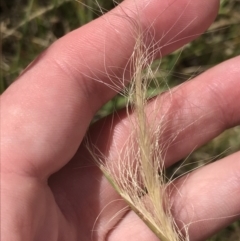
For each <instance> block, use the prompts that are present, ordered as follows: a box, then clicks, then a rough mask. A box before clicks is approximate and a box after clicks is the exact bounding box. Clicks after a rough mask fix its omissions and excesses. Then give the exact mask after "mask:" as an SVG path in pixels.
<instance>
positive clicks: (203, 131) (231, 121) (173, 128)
mask: <svg viewBox="0 0 240 241" xmlns="http://www.w3.org/2000/svg"><path fill="white" fill-rule="evenodd" d="M239 64H240V57H236V58H233V59H231V60H228V61H226V62H224V63H222V64H219V65H218V66H216V67H214V68H212V69H210V70H209V71H207V72H205V73H203V74H201V75H200V76H198V77H196V78H194V79H193V80H191V81H189V82H186V83H184V84H182V85H181V86H179V87H176V88H175V89H173V90H171V91H169V92H168V93H164V94H163V95H160V96H159V97H157V98H155V99H154V100H151V102H150V103H149V104H148V106H147V107H146V113H147V114H146V116H147V117H148V122H149V123H151V126H150V127H149V128H152V129H153V131H154V130H155V129H157V128H162V131H161V132H160V135H161V137H160V139H159V142H160V143H159V145H160V146H162V150H161V151H162V152H163V156H164V157H165V163H166V166H170V165H172V164H173V163H175V162H177V161H179V160H181V159H182V158H185V157H186V156H187V155H189V153H191V152H192V151H193V150H195V149H196V148H198V147H200V146H202V145H203V144H205V143H206V142H208V141H210V140H212V139H213V138H214V137H216V136H218V135H219V134H220V133H222V132H223V131H224V130H226V129H228V128H231V127H233V126H236V125H239V124H240V112H239V104H238V103H239V96H240V81H239V76H240V69H239V68H238V66H239ZM132 116H133V117H132ZM132 116H131V117H130V119H129V116H128V115H127V113H126V111H125V110H124V111H120V112H119V113H118V114H117V115H114V116H110V117H108V118H107V119H105V120H103V121H102V123H98V124H97V125H95V126H93V127H92V130H91V131H90V138H91V141H93V143H94V145H93V146H97V149H99V150H100V151H101V153H103V155H107V159H109V160H117V159H118V156H117V155H119V150H122V149H123V148H124V145H126V140H127V138H128V137H129V136H130V135H131V133H132V129H133V127H132V122H133V121H132V119H134V113H133V114H132ZM109 126H111V127H112V128H109ZM152 126H153V127H152ZM100 137H101V138H100ZM103 138H104V141H103ZM113 140H114V141H113ZM106 143H108V145H106ZM166 143H167V144H166ZM109 150H110V151H109ZM106 153H107V154H106ZM123 155H124V153H123ZM133 158H134V157H133ZM133 158H132V159H133Z"/></svg>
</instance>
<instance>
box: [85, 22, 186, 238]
mask: <svg viewBox="0 0 240 241" xmlns="http://www.w3.org/2000/svg"><path fill="white" fill-rule="evenodd" d="M153 31H154V30H153ZM150 32H151V31H149V29H148V30H147V31H146V30H145V31H144V30H142V29H141V27H140V26H139V25H138V24H136V25H135V39H136V43H135V46H134V49H133V52H132V55H131V58H130V60H129V62H128V66H129V65H130V73H131V76H132V80H131V83H130V85H129V86H128V88H127V89H126V90H125V92H126V93H125V94H126V98H127V107H126V109H127V115H128V118H129V123H130V125H131V126H130V127H129V129H130V130H131V133H130V134H129V137H128V139H127V140H126V142H125V144H124V145H123V148H122V149H121V150H119V153H118V154H119V155H118V158H117V160H116V159H115V160H109V159H108V158H107V157H104V156H103V155H101V153H100V154H99V150H97V149H96V147H94V146H93V145H92V144H91V143H88V149H89V151H90V153H91V154H92V156H93V158H94V159H95V161H96V163H97V164H98V165H99V167H100V169H101V170H102V172H103V173H104V175H105V177H106V178H107V179H108V181H109V182H110V183H111V185H112V186H113V187H114V189H115V190H116V191H117V192H118V193H119V194H120V196H121V197H122V198H123V199H124V200H125V201H126V203H127V204H128V205H129V206H130V208H131V209H132V210H133V211H134V212H135V213H136V214H137V215H138V216H139V217H140V218H141V219H142V220H143V221H144V222H145V223H146V225H147V226H148V227H149V228H150V229H151V230H152V231H153V232H154V233H155V234H156V236H157V237H158V238H159V239H160V240H161V241H187V240H188V236H187V228H185V230H184V233H185V235H183V234H182V232H181V231H182V230H179V229H178V228H177V225H176V223H175V221H174V218H173V217H172V214H171V204H170V197H169V191H168V181H167V179H166V177H165V170H164V153H165V151H164V148H166V145H167V144H166V143H165V144H160V143H161V142H160V138H161V133H162V131H163V129H164V126H163V123H162V121H161V120H159V116H158V117H157V113H158V112H159V108H161V107H159V106H158V105H155V104H154V103H153V106H154V107H155V109H154V110H152V111H151V113H146V104H147V102H148V100H149V88H148V87H149V84H150V82H154V84H155V85H157V86H158V85H159V82H158V81H157V80H156V79H155V77H154V72H153V71H152V69H151V64H152V62H153V59H154V57H155V55H156V52H157V51H159V48H158V47H157V46H158V43H154V41H151V42H150V44H149V41H145V40H146V36H147V35H149V34H150ZM146 42H147V43H148V44H146ZM122 82H124V81H122ZM150 95H151V94H150ZM151 101H152V102H154V101H155V100H154V99H152V100H151ZM163 118H164V116H163V117H162V119H163ZM97 153H98V154H97Z"/></svg>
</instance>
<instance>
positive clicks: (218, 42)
mask: <svg viewBox="0 0 240 241" xmlns="http://www.w3.org/2000/svg"><path fill="white" fill-rule="evenodd" d="M99 2H100V5H102V6H104V8H106V9H110V8H112V7H113V4H112V2H111V0H109V1H99ZM86 4H87V5H88V6H91V7H93V8H94V4H93V1H90V0H88V1H86ZM0 7H1V9H0V11H1V35H2V36H1V37H2V39H1V44H2V61H1V73H2V74H1V80H0V81H1V92H2V91H4V89H5V88H7V86H8V85H9V84H10V83H11V82H12V81H13V80H14V79H15V78H16V77H17V76H18V75H19V73H20V72H21V71H22V70H23V69H24V68H25V67H26V65H27V64H29V62H30V61H31V60H32V59H33V58H35V57H36V56H37V55H38V54H39V53H40V52H41V51H42V50H43V49H45V48H46V47H47V46H49V45H50V44H51V43H52V42H54V41H55V40H56V39H57V38H59V37H61V36H63V35H64V34H66V33H67V32H69V31H71V30H72V29H75V28H77V27H79V26H81V25H83V24H85V23H86V22H89V21H91V20H92V19H94V18H96V17H97V16H98V14H99V11H92V10H90V9H89V8H86V7H84V6H83V5H80V4H79V3H77V2H75V1H71V0H69V1H68V0H65V1H64V0H61V1H60V0H51V1H40V0H28V1H27V0H13V1H9V0H3V1H1V5H0ZM239 13H240V2H239V1H237V0H228V1H221V9H220V11H219V16H218V18H217V19H216V21H215V23H214V24H213V25H212V27H211V28H210V30H211V31H209V32H208V33H207V34H204V35H203V36H202V37H201V38H199V39H198V40H196V41H194V42H193V43H191V44H189V45H187V46H186V47H185V49H184V50H183V51H182V52H181V55H180V58H179V52H175V53H173V54H171V55H169V56H168V57H166V58H164V59H162V60H161V71H160V72H157V75H156V76H155V77H156V79H157V80H159V81H160V80H162V79H164V80H165V81H166V83H167V84H168V86H174V85H177V84H180V83H182V82H183V81H185V80H188V79H190V78H192V77H193V76H195V75H197V74H199V73H201V72H202V71H204V70H206V69H208V68H210V67H211V66H214V65H216V64H217V63H220V62H222V61H224V60H226V59H229V58H231V57H234V56H236V55H239V54H240V48H239V45H240V35H239V24H240V14H239ZM219 50H221V51H219ZM158 64H159V63H158V62H156V63H155V66H158ZM153 68H154V65H153ZM155 87H156V85H153V86H150V89H151V90H150V91H153V89H154V88H155ZM139 101H141V100H139ZM125 104H126V101H125V99H124V98H123V97H121V96H118V97H116V98H115V99H113V100H112V101H110V102H109V103H108V104H107V105H105V106H104V107H103V108H102V109H101V110H100V111H99V113H98V114H97V116H96V119H98V118H101V117H103V116H105V115H107V114H109V113H111V112H112V111H114V110H115V109H117V108H121V107H122V106H123V105H125ZM143 122H144V121H143ZM239 135H240V128H239V127H237V128H234V129H232V130H229V131H226V132H225V133H223V134H222V135H221V136H220V137H219V138H216V139H215V140H213V141H212V142H211V143H209V144H207V145H206V146H204V147H202V148H201V149H200V150H198V151H197V152H194V153H193V154H192V155H191V156H190V157H189V158H188V160H189V162H190V161H194V162H195V161H197V162H198V163H200V165H201V164H202V163H201V162H199V160H209V159H210V158H211V157H213V156H218V155H219V154H220V153H222V156H224V155H227V154H230V153H231V152H234V151H237V150H240V143H239V141H238V138H239ZM140 139H141V138H140ZM145 141H146V140H143V142H145ZM148 141H149V140H148ZM226 150H227V151H226ZM146 152H147V150H146ZM148 152H149V150H148ZM139 155H141V156H144V153H142V154H139ZM146 168H148V167H146ZM176 169H178V166H174V167H172V170H169V172H170V173H172V172H175V170H176ZM186 171H188V168H186V169H181V171H180V173H178V174H180V175H181V173H182V172H186ZM148 182H149V183H151V181H148ZM149 185H150V184H149ZM148 190H149V188H148ZM142 191H143V192H144V190H142ZM239 227H240V222H236V223H235V224H233V225H231V226H230V227H228V228H226V229H225V230H223V231H221V232H220V233H219V234H218V235H216V236H215V237H212V238H211V239H209V241H210V240H211V241H226V240H228V241H236V240H240V237H239V232H240V230H239V229H240V228H239Z"/></svg>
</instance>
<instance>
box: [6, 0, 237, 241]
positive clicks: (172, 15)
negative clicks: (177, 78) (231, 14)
mask: <svg viewBox="0 0 240 241" xmlns="http://www.w3.org/2000/svg"><path fill="white" fill-rule="evenodd" d="M218 5H219V1H217V0H212V1H208V0H197V1H190V0H171V1H170V0H169V1H159V0H151V1H146V0H139V1H134V0H126V1H124V2H123V3H122V4H121V5H120V6H118V7H117V8H115V9H114V10H113V11H112V12H111V13H108V14H106V15H104V16H103V17H100V18H99V19H97V20H95V21H93V22H91V23H89V24H87V25H85V26H83V27H81V28H79V29H77V30H75V31H73V32H71V33H69V34H68V35H66V36H65V37H63V38H62V39H60V40H58V41H56V42H55V43H54V44H53V45H52V46H50V47H49V48H48V49H47V50H46V51H45V52H43V53H42V54H41V55H40V56H39V57H38V58H37V59H36V60H35V61H34V62H33V63H32V64H31V65H30V66H29V67H28V68H27V69H26V70H25V71H24V73H23V74H22V75H21V76H20V77H19V78H18V79H17V81H16V82H14V83H13V84H12V85H11V86H10V87H9V88H8V89H7V90H6V91H5V92H4V93H3V95H2V96H1V237H2V240H8V241H20V240H21V241H22V240H24V241H32V240H34V241H43V240H44V241H45V240H51V241H61V240H69V241H75V240H83V241H85V240H86V241H89V240H91V239H92V240H108V241H113V240H118V241H119V240H129V241H130V240H138V241H142V240H157V239H156V237H155V236H154V235H153V234H152V233H151V231H149V229H148V228H147V227H146V226H145V225H144V224H143V223H142V221H141V220H140V219H139V218H138V217H137V216H136V215H135V214H134V213H133V212H132V211H128V212H127V211H125V210H123V208H124V207H126V204H125V203H124V202H123V201H122V200H120V199H119V196H118V195H117V194H116V192H115V191H114V190H113V189H112V187H111V186H110V185H109V183H108V182H107V181H106V180H105V178H104V177H103V175H102V174H101V172H100V171H99V169H98V168H97V167H96V166H95V165H94V164H93V162H92V160H91V159H90V157H89V155H88V154H87V153H86V150H85V149H84V147H82V146H80V144H81V142H82V140H83V138H84V135H85V133H86V132H87V129H88V126H89V124H90V121H91V119H92V118H93V116H94V113H96V111H97V110H98V109H99V108H100V107H101V106H102V105H103V104H104V103H106V102H107V101H108V100H109V99H111V98H112V97H113V96H114V95H115V94H116V92H115V91H113V90H112V89H111V88H108V87H107V86H106V85H104V84H102V83H99V81H96V80H101V81H103V82H105V83H110V81H111V80H110V79H109V77H108V76H107V75H106V74H104V73H105V72H106V70H108V73H111V74H112V75H114V76H115V79H116V81H117V78H120V77H122V74H123V73H122V69H123V68H125V67H126V62H127V59H128V58H129V57H130V55H131V52H132V50H133V47H134V36H133V34H132V24H131V23H132V22H134V21H133V19H134V18H136V16H140V18H139V19H138V21H139V24H140V25H141V27H142V28H143V29H144V28H146V29H147V28H149V24H150V23H153V24H152V29H155V35H154V38H155V41H158V40H159V39H160V38H161V37H162V36H163V35H164V34H165V35H164V37H163V38H162V41H161V42H160V43H159V44H160V45H161V46H164V47H162V48H161V54H162V55H166V54H168V53H170V52H171V51H173V50H175V49H177V48H179V47H180V46H182V45H183V44H185V43H187V42H189V41H190V40H192V39H193V38H195V37H197V35H199V34H200V33H202V32H203V31H204V30H205V29H206V28H207V27H208V26H209V25H210V24H211V22H212V21H213V20H214V18H215V16H216V14H217V10H218ZM183 9H184V11H183ZM137 11H138V14H136V12H137ZM181 14H182V17H181V18H179V19H176V16H180V15H181ZM121 16H123V17H121ZM126 16H127V17H126ZM196 16H197V17H196ZM129 19H130V20H131V21H132V22H131V21H129ZM190 22H191V24H189V23H190ZM171 26H174V27H172V28H171ZM169 28H171V31H169V32H168V30H169ZM184 28H185V31H181V30H182V29H184ZM166 33H167V34H166ZM177 34H178V35H177ZM176 35H177V39H179V41H173V40H172V39H173V37H174V36H176ZM191 36H192V37H191ZM148 40H149V39H146V41H148ZM116 46H117V48H116ZM157 57H160V53H159V55H158V56H156V58H157ZM239 65H240V58H239V57H236V58H234V59H231V60H229V61H226V62H224V63H222V64H220V65H218V66H216V67H214V68H213V69H211V70H209V71H207V72H206V73H204V74H202V75H200V76H198V77H197V78H195V79H193V80H191V81H189V82H187V83H185V84H183V85H181V86H180V87H178V88H177V89H176V91H173V92H172V93H171V96H170V94H169V93H166V94H164V95H162V96H160V97H158V98H157V101H159V102H161V104H162V105H163V109H164V106H166V107H168V108H166V109H168V111H167V112H166V113H164V114H165V115H166V117H165V118H166V123H168V125H169V128H170V127H171V128H170V130H171V134H173V135H174V133H175V135H176V132H177V130H182V131H181V132H180V133H178V137H177V139H176V140H175V142H174V143H173V145H172V146H170V148H169V151H168V152H167V155H166V165H168V166H169V165H171V164H173V163H175V162H177V161H178V160H179V159H181V158H183V157H186V156H187V155H188V154H189V153H190V152H191V151H192V150H193V149H194V148H196V147H198V146H201V145H203V144H204V143H206V142H208V141H209V140H211V139H212V138H214V137H215V136H217V135H218V134H220V133H221V132H223V131H224V130H225V129H228V128H230V127H233V126H236V125H239V124H240V112H239V104H238V103H239V96H240V81H239V80H240V79H239V76H240V68H239ZM112 66H117V67H115V68H113V67H112ZM226 70H227V71H226ZM126 72H127V71H126ZM129 77H130V76H129V75H128V74H126V76H125V78H126V82H127V79H129ZM114 81H115V80H114ZM170 98H171V105H170V107H169V103H170ZM148 108H149V109H151V104H150V105H149V107H148ZM159 116H161V113H159ZM173 116H174V118H173ZM159 118H160V117H159ZM196 119H197V121H195V120H196ZM110 120H111V123H110ZM194 121H195V122H194ZM192 123H194V124H192ZM110 124H111V125H112V127H113V128H112V129H111V130H110V128H109V127H110ZM186 127H187V128H186ZM99 128H101V136H100V137H99V132H98V130H99ZM127 133H128V131H127V121H126V118H125V115H124V112H120V113H119V115H115V116H114V117H110V118H107V119H105V120H103V121H100V122H98V123H96V124H95V125H93V126H92V127H91V128H90V130H89V135H90V136H91V138H92V141H93V142H94V143H95V144H96V145H97V147H99V149H100V150H101V151H103V152H104V154H105V155H106V156H108V157H114V155H116V151H117V150H116V146H121V144H122V143H123V141H124V140H125V139H126V136H127ZM168 134H169V133H168ZM99 138H101V139H99ZM110 140H111V141H110ZM113 141H114V142H115V143H117V145H115V148H114V147H112V146H111V143H112V142H113ZM163 141H164V133H163ZM106 143H108V146H106V145H107V144H106ZM109 143H110V144H109ZM171 148H174V152H173V151H171ZM239 160H240V152H237V153H235V154H232V155H230V156H228V157H226V158H224V159H222V160H220V161H217V162H215V163H213V164H210V165H208V166H205V167H204V168H201V169H199V170H197V171H194V172H192V173H191V174H190V175H188V176H187V178H186V177H183V178H181V179H179V180H177V181H176V182H175V183H174V185H176V186H177V188H178V189H179V190H181V194H182V195H181V197H180V196H179V192H174V191H173V192H172V195H171V198H172V202H173V215H174V217H175V219H176V221H177V222H178V224H179V226H181V223H182V222H184V223H186V224H188V223H192V224H191V225H190V227H189V235H190V240H191V241H198V240H205V239H206V238H207V237H209V236H211V235H213V234H214V233H216V232H217V231H218V230H220V229H222V228H224V227H225V226H227V225H229V224H230V223H231V222H233V221H234V220H237V219H238V218H239V214H240V205H239V196H240V161H239ZM120 210H123V211H122V212H120V213H119V215H118V216H117V218H113V217H114V215H115V214H116V213H117V212H119V211H120ZM100 213H101V215H100V216H99V214H100ZM97 217H98V219H97ZM96 220H97V222H95V221H96ZM179 220H181V221H179ZM93 229H94V230H93Z"/></svg>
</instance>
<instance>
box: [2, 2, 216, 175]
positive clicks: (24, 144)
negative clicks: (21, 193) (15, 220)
mask: <svg viewBox="0 0 240 241" xmlns="http://www.w3.org/2000/svg"><path fill="white" fill-rule="evenodd" d="M218 3H219V1H218V0H214V1H207V0H205V1H202V0H201V1H200V0H199V1H192V0H171V1H157V0H151V1H145V0H141V1H137V2H136V1H131V0H126V1H124V2H123V3H122V4H120V5H119V6H118V7H117V8H116V9H114V10H113V11H112V12H110V13H108V14H106V15H104V16H103V17H101V18H99V19H97V20H95V21H93V22H91V23H90V24H88V25H85V26H83V27H82V28H80V29H77V30H75V31H73V32H71V33H70V34H68V35H67V36H65V37H63V38H62V39H60V40H59V41H57V42H56V43H54V44H53V45H52V46H51V47H49V48H48V49H47V50H46V51H45V52H44V53H43V54H42V55H41V56H39V58H38V59H36V60H35V61H34V62H33V63H32V64H31V65H30V66H29V67H28V68H27V69H26V71H25V72H24V73H23V75H22V76H20V78H19V79H18V81H16V82H15V83H14V84H13V85H12V86H10V88H9V89H8V90H7V91H6V92H5V93H4V94H3V96H2V97H1V111H2V116H4V118H3V119H2V121H1V128H2V131H1V135H2V140H1V145H2V164H3V170H4V171H7V172H9V171H10V172H18V173H24V174H26V173H27V174H28V175H34V176H37V177H41V178H46V177H48V176H49V175H50V174H51V173H53V172H55V171H57V170H58V169H60V168H61V167H62V166H63V165H65V164H66V163H67V162H68V160H70V158H71V157H72V156H73V155H74V153H75V152H76V150H77V148H78V146H79V144H80V142H81V140H82V138H83V136H84V134H85V132H86V129H87V127H88V125H89V123H90V121H91V119H92V117H93V115H94V113H95V112H96V111H97V109H98V108H100V106H101V105H102V104H104V103H105V102H106V101H108V100H109V99H110V98H112V97H113V96H114V95H115V94H116V92H115V91H114V90H113V89H111V88H109V87H108V84H111V82H112V81H114V82H115V81H116V80H119V79H120V80H122V78H123V74H122V73H123V69H126V65H127V62H128V60H129V58H130V56H131V54H132V51H133V48H134V44H135V37H136V36H134V34H133V32H132V31H133V29H134V28H133V23H134V22H136V23H137V24H139V26H140V27H141V29H143V31H144V30H145V29H152V30H153V31H152V32H151V30H150V34H149V38H150V39H148V38H147V37H146V41H149V40H150V42H151V41H152V38H153V36H154V41H155V42H156V41H158V40H159V39H160V40H161V41H160V42H159V43H160V45H161V46H162V48H161V54H166V53H168V52H170V51H172V50H174V49H176V48H178V47H180V46H181V45H183V44H184V43H186V42H187V41H189V40H191V39H192V38H194V36H196V35H198V34H200V33H201V32H203V31H204V30H205V29H206V28H207V26H208V25H209V24H210V23H211V21H212V20H213V18H214V17H215V16H216V13H217V7H218ZM199 10H202V11H199ZM176 16H177V17H176ZM190 23H191V24H190ZM191 36H192V37H191ZM128 72H129V71H128V69H126V70H125V73H128ZM128 75H129V74H126V76H124V78H126V79H128V78H129V76H128ZM102 83H104V84H102Z"/></svg>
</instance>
